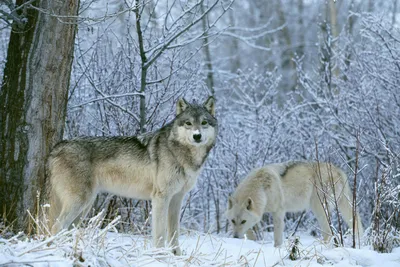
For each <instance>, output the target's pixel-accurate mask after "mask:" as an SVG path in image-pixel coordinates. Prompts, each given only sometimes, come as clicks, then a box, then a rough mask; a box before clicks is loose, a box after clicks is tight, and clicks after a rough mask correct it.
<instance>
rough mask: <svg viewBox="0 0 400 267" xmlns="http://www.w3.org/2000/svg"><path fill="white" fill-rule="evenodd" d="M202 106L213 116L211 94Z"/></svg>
mask: <svg viewBox="0 0 400 267" xmlns="http://www.w3.org/2000/svg"><path fill="white" fill-rule="evenodd" d="M203 106H204V107H205V108H206V109H207V111H208V112H210V114H211V115H213V116H215V100H214V97H213V96H210V97H209V98H208V99H207V100H206V102H204V104H203Z"/></svg>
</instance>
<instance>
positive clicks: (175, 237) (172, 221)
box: [168, 192, 185, 256]
mask: <svg viewBox="0 0 400 267" xmlns="http://www.w3.org/2000/svg"><path fill="white" fill-rule="evenodd" d="M184 196H185V193H184V192H179V193H177V194H176V195H174V196H173V197H172V199H171V202H170V203H169V208H168V242H169V243H170V245H171V246H172V247H174V248H173V252H174V254H175V255H178V256H179V255H181V249H180V248H179V217H180V216H179V215H180V211H181V206H182V199H183V197H184Z"/></svg>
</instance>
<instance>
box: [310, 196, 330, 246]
mask: <svg viewBox="0 0 400 267" xmlns="http://www.w3.org/2000/svg"><path fill="white" fill-rule="evenodd" d="M321 201H323V200H322V198H321V199H319V198H318V196H315V197H314V201H311V210H312V212H313V213H314V216H315V217H316V218H317V221H318V224H319V226H320V227H321V233H322V237H323V239H324V242H326V243H328V242H329V240H330V238H331V236H332V231H331V228H330V226H329V222H328V218H327V216H328V214H327V213H326V212H325V209H324V207H323V205H322V203H321Z"/></svg>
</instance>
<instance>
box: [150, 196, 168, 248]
mask: <svg viewBox="0 0 400 267" xmlns="http://www.w3.org/2000/svg"><path fill="white" fill-rule="evenodd" d="M169 200H170V199H169V198H168V197H167V196H166V195H164V194H160V193H155V194H153V197H152V205H153V208H152V235H153V246H155V247H157V248H160V247H164V246H165V241H166V236H167V235H166V233H167V225H166V223H165V222H166V221H167V212H168V205H169Z"/></svg>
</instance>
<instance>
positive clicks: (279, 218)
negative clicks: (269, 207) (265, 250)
mask: <svg viewBox="0 0 400 267" xmlns="http://www.w3.org/2000/svg"><path fill="white" fill-rule="evenodd" d="M272 217H273V220H274V247H279V246H281V245H282V242H283V238H282V237H283V229H284V228H285V222H284V217H285V212H273V213H272Z"/></svg>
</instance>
